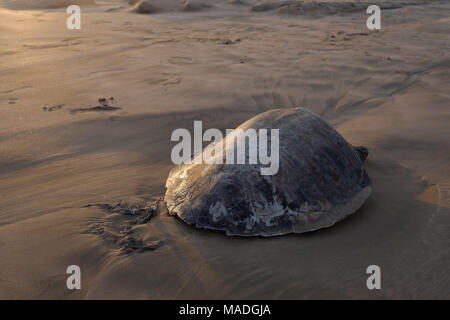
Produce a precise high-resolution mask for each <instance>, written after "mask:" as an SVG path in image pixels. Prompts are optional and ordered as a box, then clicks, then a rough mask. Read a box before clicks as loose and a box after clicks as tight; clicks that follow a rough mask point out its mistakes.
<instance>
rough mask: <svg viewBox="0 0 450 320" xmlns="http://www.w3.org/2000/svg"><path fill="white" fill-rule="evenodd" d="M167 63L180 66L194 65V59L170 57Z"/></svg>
mask: <svg viewBox="0 0 450 320" xmlns="http://www.w3.org/2000/svg"><path fill="white" fill-rule="evenodd" d="M168 61H169V63H171V64H175V65H181V66H182V65H186V64H192V63H194V59H192V58H189V57H171V58H169V60H168Z"/></svg>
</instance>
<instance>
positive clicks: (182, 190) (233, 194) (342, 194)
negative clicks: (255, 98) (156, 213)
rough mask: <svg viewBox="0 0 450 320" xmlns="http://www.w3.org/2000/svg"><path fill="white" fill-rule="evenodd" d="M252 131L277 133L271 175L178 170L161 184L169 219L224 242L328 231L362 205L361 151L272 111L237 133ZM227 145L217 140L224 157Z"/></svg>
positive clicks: (300, 111)
mask: <svg viewBox="0 0 450 320" xmlns="http://www.w3.org/2000/svg"><path fill="white" fill-rule="evenodd" d="M252 128H253V129H256V130H260V129H270V130H271V129H279V131H278V132H279V139H278V142H279V162H278V165H279V168H278V171H277V172H276V174H273V175H262V174H261V170H260V169H261V168H262V167H266V166H267V165H262V164H248V163H247V164H205V163H203V164H194V163H193V162H191V163H189V164H183V165H179V166H177V167H176V168H174V169H173V170H172V171H171V172H170V175H169V178H168V179H167V183H166V188H167V190H166V194H165V201H166V203H167V208H168V210H169V212H170V213H171V214H173V215H177V216H178V217H180V218H181V219H182V220H183V221H185V222H186V223H188V224H190V225H195V226H196V227H198V228H206V229H214V230H222V231H225V232H226V234H227V235H239V236H275V235H282V234H287V233H302V232H307V231H313V230H317V229H320V228H324V227H329V226H331V225H333V224H335V223H336V222H338V221H340V220H342V219H344V218H345V217H347V216H348V215H350V214H352V213H354V212H355V211H356V210H357V209H359V208H360V207H361V206H362V204H363V203H364V201H366V199H367V198H368V197H369V195H370V193H371V186H370V180H369V178H368V176H367V174H366V172H365V170H364V167H363V162H364V160H365V158H366V156H367V148H365V147H356V148H355V147H353V146H352V145H350V144H349V143H348V142H347V141H346V140H345V139H344V138H343V137H342V136H341V135H340V134H339V133H338V132H337V131H336V130H334V129H333V128H332V127H331V126H330V125H329V124H328V123H327V122H326V121H325V120H323V119H322V118H321V117H319V116H317V115H315V114H314V113H312V112H310V111H309V110H307V109H304V108H294V109H274V110H270V111H267V112H264V113H262V114H259V115H257V116H255V117H253V118H251V119H250V120H248V121H246V122H245V123H243V124H242V125H240V126H239V127H238V128H237V129H243V130H247V129H252ZM230 139H234V137H233V134H228V135H227V136H226V137H225V138H224V140H223V145H224V152H223V154H224V155H225V154H226V151H227V150H228V151H229V149H230V148H235V146H234V144H233V145H232V144H229V145H228V144H227V143H226V142H227V140H230ZM272 143H274V142H273V141H272V140H270V139H268V146H267V149H268V150H270V149H271V144H272ZM249 145H250V144H249V143H247V144H245V150H246V155H247V158H246V159H247V160H248V151H249ZM257 146H258V148H259V149H260V148H261V145H259V144H258V145H257ZM205 150H206V149H205ZM205 150H204V151H203V153H205ZM258 151H261V150H258ZM200 156H202V155H200Z"/></svg>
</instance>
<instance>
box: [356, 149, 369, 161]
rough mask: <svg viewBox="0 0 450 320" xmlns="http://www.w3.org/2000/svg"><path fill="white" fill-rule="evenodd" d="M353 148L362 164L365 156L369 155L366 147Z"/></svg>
mask: <svg viewBox="0 0 450 320" xmlns="http://www.w3.org/2000/svg"><path fill="white" fill-rule="evenodd" d="M354 148H355V150H356V151H358V154H359V157H360V159H361V161H362V162H364V161H365V160H366V158H367V156H368V155H369V149H367V147H364V146H357V147H354Z"/></svg>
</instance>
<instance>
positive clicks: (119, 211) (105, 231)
mask: <svg viewBox="0 0 450 320" xmlns="http://www.w3.org/2000/svg"><path fill="white" fill-rule="evenodd" d="M160 201H161V199H159V200H156V201H154V202H152V203H147V202H145V201H138V202H136V203H132V204H130V203H128V202H123V201H119V202H118V203H116V204H114V205H110V204H107V203H95V204H88V205H86V206H85V208H92V207H97V208H100V209H102V210H103V211H104V212H106V213H107V214H108V215H107V216H106V217H105V218H104V219H101V221H100V222H97V223H94V224H92V225H91V226H90V227H88V228H87V230H85V231H84V232H83V233H84V234H95V235H98V236H99V237H100V238H102V239H103V240H104V241H105V242H106V243H108V244H110V245H111V246H112V248H114V250H117V251H118V254H119V255H124V254H130V253H133V252H145V251H153V250H156V249H158V248H159V247H161V246H162V245H163V241H161V240H159V239H156V238H154V237H152V236H151V235H149V234H148V232H147V231H146V230H145V229H143V227H145V225H146V224H147V223H149V222H151V219H152V218H153V217H155V216H156V215H157V214H158V213H159V207H160Z"/></svg>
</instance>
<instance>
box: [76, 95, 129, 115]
mask: <svg viewBox="0 0 450 320" xmlns="http://www.w3.org/2000/svg"><path fill="white" fill-rule="evenodd" d="M98 102H99V103H100V105H98V106H95V107H91V106H88V107H86V108H76V109H72V110H71V111H70V113H78V112H93V111H95V112H102V111H117V110H120V109H122V108H120V107H117V106H114V105H110V103H111V104H114V97H111V98H109V99H106V98H99V99H98Z"/></svg>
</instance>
